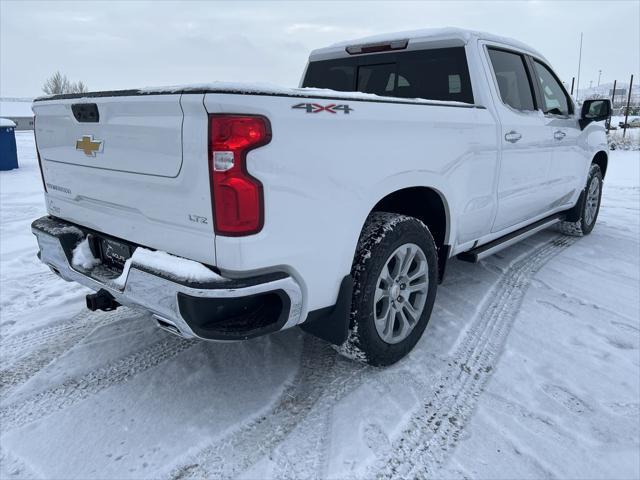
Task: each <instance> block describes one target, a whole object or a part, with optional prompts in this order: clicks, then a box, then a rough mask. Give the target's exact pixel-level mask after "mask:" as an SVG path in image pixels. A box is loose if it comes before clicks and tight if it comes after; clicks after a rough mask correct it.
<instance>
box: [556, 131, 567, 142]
mask: <svg viewBox="0 0 640 480" xmlns="http://www.w3.org/2000/svg"><path fill="white" fill-rule="evenodd" d="M566 136H567V134H566V133H564V132H563V131H562V130H556V131H555V132H553V138H555V139H556V140H562V139H563V138H564V137H566Z"/></svg>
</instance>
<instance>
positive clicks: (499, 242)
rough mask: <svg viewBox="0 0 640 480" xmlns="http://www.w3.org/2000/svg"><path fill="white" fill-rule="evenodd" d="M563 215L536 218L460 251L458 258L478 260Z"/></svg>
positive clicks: (541, 228)
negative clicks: (531, 221)
mask: <svg viewBox="0 0 640 480" xmlns="http://www.w3.org/2000/svg"><path fill="white" fill-rule="evenodd" d="M563 217H564V214H560V213H559V214H556V215H552V216H550V217H546V218H543V219H542V220H538V221H537V222H535V223H532V224H531V225H527V226H526V227H522V228H520V229H518V230H516V231H515V232H511V233H509V234H507V235H505V236H504V237H500V238H496V239H495V240H493V241H491V242H489V243H486V244H484V245H481V246H479V247H476V248H474V249H472V250H469V251H468V252H462V253H460V254H458V259H460V260H462V261H463V262H471V263H476V262H479V261H480V260H482V259H483V258H486V257H488V256H490V255H493V254H494V253H497V252H499V251H500V250H502V249H503V248H507V247H510V246H511V245H513V244H514V243H518V242H519V241H520V240H523V239H525V238H527V237H529V236H531V235H533V234H534V233H538V232H539V231H540V230H544V229H545V228H549V227H550V226H551V225H553V224H555V223H558V222H559V221H561V220H562V219H563Z"/></svg>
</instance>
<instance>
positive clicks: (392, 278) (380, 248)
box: [339, 212, 437, 366]
mask: <svg viewBox="0 0 640 480" xmlns="http://www.w3.org/2000/svg"><path fill="white" fill-rule="evenodd" d="M351 273H352V276H353V280H354V288H353V297H352V303H351V317H350V329H349V337H348V339H347V341H346V343H345V344H343V345H342V346H341V347H340V348H339V351H340V352H341V353H343V354H344V355H346V356H348V357H350V358H355V359H358V360H361V361H364V362H366V363H369V364H371V365H376V366H382V365H390V364H392V363H395V362H397V361H398V360H400V359H401V358H402V357H404V356H405V355H406V354H407V353H409V352H410V351H411V349H413V347H414V346H415V344H416V343H417V342H418V340H419V339H420V337H421V336H422V333H423V332H424V329H425V328H426V326H427V323H428V321H429V317H430V316H431V311H432V309H433V303H434V301H435V296H436V288H437V253H436V246H435V242H434V241H433V237H432V236H431V233H430V232H429V229H428V228H427V227H426V226H425V225H424V224H423V223H422V222H421V221H420V220H418V219H416V218H413V217H408V216H405V215H398V214H393V213H385V212H375V213H373V214H371V215H370V217H369V219H368V220H367V223H366V225H365V227H364V229H363V231H362V234H361V236H360V241H359V242H358V249H357V252H356V256H355V258H354V262H353V267H352V272H351Z"/></svg>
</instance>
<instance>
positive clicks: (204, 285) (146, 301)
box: [31, 217, 302, 341]
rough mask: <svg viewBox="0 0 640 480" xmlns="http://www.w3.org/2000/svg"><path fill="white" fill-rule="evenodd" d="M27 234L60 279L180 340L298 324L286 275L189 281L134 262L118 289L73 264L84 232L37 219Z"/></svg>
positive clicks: (297, 292) (297, 306) (297, 303)
mask: <svg viewBox="0 0 640 480" xmlns="http://www.w3.org/2000/svg"><path fill="white" fill-rule="evenodd" d="M31 230H32V232H33V233H34V235H35V236H36V237H37V239H38V245H39V247H40V252H39V253H38V257H39V258H40V260H41V261H42V262H43V263H44V264H46V265H47V266H49V267H50V268H51V269H52V270H53V271H54V272H55V273H56V274H58V275H59V276H60V277H61V278H63V279H64V280H67V281H73V282H77V283H80V284H82V285H84V286H86V287H89V288H90V289H92V290H96V291H97V290H105V291H107V292H108V293H109V294H111V295H112V296H113V298H114V299H115V301H117V302H118V303H120V304H121V305H127V306H131V307H141V308H144V309H146V310H148V311H150V312H151V313H152V314H153V315H154V317H156V319H157V320H158V324H159V325H160V326H162V327H163V328H165V329H167V330H169V331H171V332H172V333H177V334H179V335H181V336H183V337H186V338H201V339H205V340H222V341H230V340H245V339H248V338H252V337H256V336H260V335H264V334H267V333H271V332H275V331H277V330H282V329H285V328H289V327H292V326H294V325H297V324H298V323H300V322H301V321H302V318H301V311H302V291H301V289H300V286H299V285H298V283H297V282H296V281H295V280H294V279H293V278H292V277H290V276H289V275H287V274H286V273H283V272H276V273H269V274H264V275H260V276H254V277H251V278H245V279H241V280H238V279H228V278H224V279H221V280H218V281H209V282H192V281H188V280H182V279H180V277H179V275H178V274H176V273H175V272H172V271H170V270H158V269H156V268H154V269H153V270H151V269H149V268H148V267H145V266H144V265H138V264H136V263H135V261H134V262H133V263H132V264H131V268H130V269H129V272H128V275H127V277H126V280H125V281H124V286H123V287H121V286H119V285H116V284H115V283H114V282H113V281H110V280H109V279H108V278H105V277H104V276H102V275H101V274H100V271H99V269H98V268H96V269H93V270H90V271H89V270H83V269H80V268H75V267H74V266H73V265H72V263H71V258H72V252H73V249H74V248H75V246H76V245H77V244H78V243H79V242H81V241H82V240H83V239H84V238H85V237H86V235H87V233H88V231H87V230H85V229H83V228H81V227H77V226H75V225H73V224H71V223H68V222H65V221H63V220H59V219H57V218H54V217H42V218H39V219H38V220H36V221H34V222H33V224H32V225H31ZM120 285H122V283H120Z"/></svg>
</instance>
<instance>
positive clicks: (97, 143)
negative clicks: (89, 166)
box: [76, 135, 103, 157]
mask: <svg viewBox="0 0 640 480" xmlns="http://www.w3.org/2000/svg"><path fill="white" fill-rule="evenodd" d="M102 144H103V141H102V140H94V139H93V135H83V136H82V139H81V140H77V141H76V150H82V151H83V152H84V154H85V155H86V156H87V157H95V156H96V153H97V152H102Z"/></svg>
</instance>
